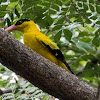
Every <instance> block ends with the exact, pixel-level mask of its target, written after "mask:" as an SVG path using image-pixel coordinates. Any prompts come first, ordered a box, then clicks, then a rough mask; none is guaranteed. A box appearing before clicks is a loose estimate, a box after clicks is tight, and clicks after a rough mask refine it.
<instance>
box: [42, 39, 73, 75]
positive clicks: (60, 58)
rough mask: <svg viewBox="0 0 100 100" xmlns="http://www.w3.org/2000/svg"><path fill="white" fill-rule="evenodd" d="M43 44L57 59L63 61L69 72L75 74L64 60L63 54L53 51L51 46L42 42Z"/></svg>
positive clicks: (56, 50)
mask: <svg viewBox="0 0 100 100" xmlns="http://www.w3.org/2000/svg"><path fill="white" fill-rule="evenodd" d="M41 42H42V44H43V45H44V46H46V47H47V48H48V50H49V51H50V52H51V53H52V54H53V55H54V56H55V57H56V58H57V59H59V60H61V61H62V62H63V63H64V64H65V65H66V67H67V68H68V69H69V71H70V72H71V73H72V74H74V73H73V72H72V70H71V69H70V66H69V65H68V63H67V62H66V61H65V58H64V56H63V54H62V52H61V51H60V50H59V49H52V48H51V47H50V46H49V45H47V44H45V43H44V42H43V41H41Z"/></svg>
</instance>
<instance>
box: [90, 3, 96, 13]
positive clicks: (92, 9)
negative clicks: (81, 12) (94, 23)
mask: <svg viewBox="0 0 100 100" xmlns="http://www.w3.org/2000/svg"><path fill="white" fill-rule="evenodd" d="M89 7H90V10H91V11H92V12H94V11H95V10H94V6H93V5H92V4H89Z"/></svg>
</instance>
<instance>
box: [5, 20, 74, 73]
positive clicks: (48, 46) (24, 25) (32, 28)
mask: <svg viewBox="0 0 100 100" xmlns="http://www.w3.org/2000/svg"><path fill="white" fill-rule="evenodd" d="M13 30H17V31H21V32H22V33H23V39H24V44H25V45H26V46H27V47H29V48H30V49H32V50H34V51H36V52H37V53H39V54H40V55H41V56H43V57H45V58H46V59H48V60H50V61H51V62H53V63H55V64H56V65H58V66H60V67H62V68H63V69H65V70H67V71H69V72H71V73H72V74H74V73H73V71H72V70H71V68H70V66H69V65H68V63H67V62H66V60H65V58H64V55H63V54H62V52H61V50H60V49H59V47H58V46H57V45H56V44H55V43H54V42H53V41H52V40H51V39H50V38H49V37H47V36H46V35H45V34H43V33H41V32H40V30H39V29H38V27H37V25H36V24H35V23H34V21H33V20H29V19H20V20H18V21H16V22H15V24H14V25H12V26H9V27H8V28H6V29H5V31H13Z"/></svg>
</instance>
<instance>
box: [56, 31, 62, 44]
mask: <svg viewBox="0 0 100 100" xmlns="http://www.w3.org/2000/svg"><path fill="white" fill-rule="evenodd" d="M61 34H62V31H59V32H58V33H57V34H56V35H55V36H54V40H55V42H59V41H60V38H61Z"/></svg>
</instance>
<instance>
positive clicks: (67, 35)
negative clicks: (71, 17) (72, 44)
mask: <svg viewBox="0 0 100 100" xmlns="http://www.w3.org/2000/svg"><path fill="white" fill-rule="evenodd" d="M64 37H65V38H66V40H68V41H70V40H71V37H72V32H71V31H69V30H68V29H64Z"/></svg>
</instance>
